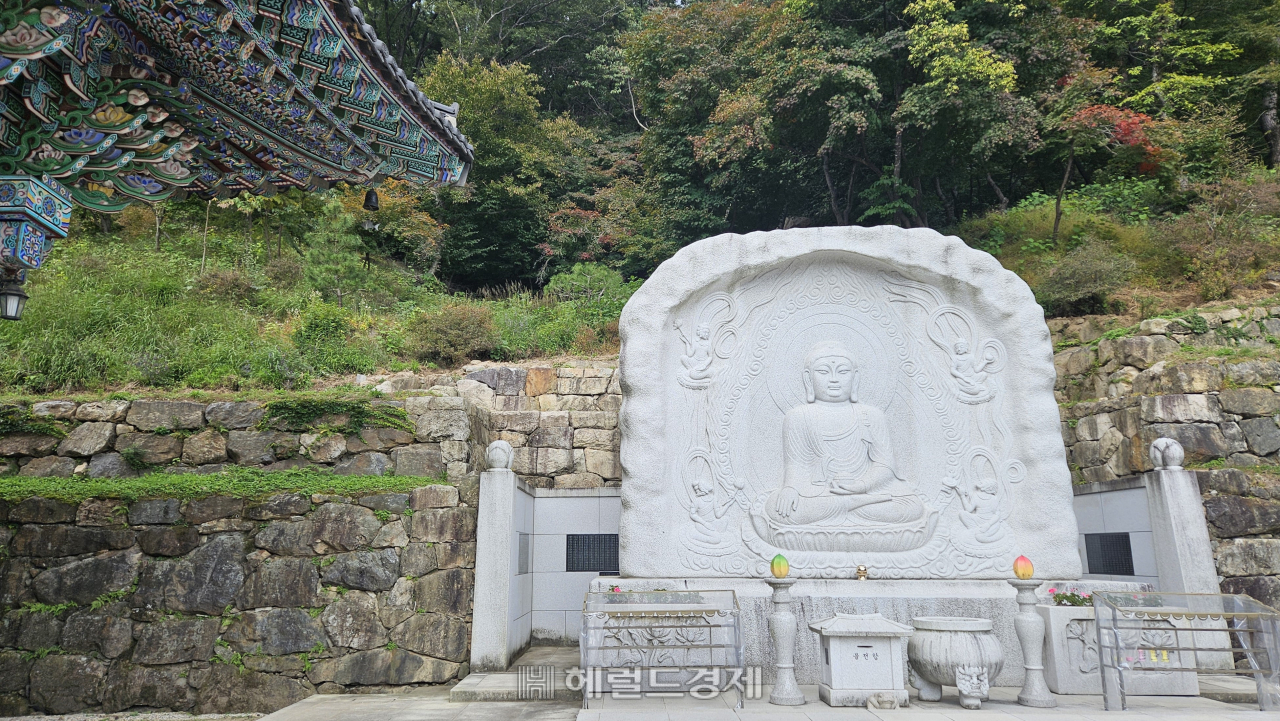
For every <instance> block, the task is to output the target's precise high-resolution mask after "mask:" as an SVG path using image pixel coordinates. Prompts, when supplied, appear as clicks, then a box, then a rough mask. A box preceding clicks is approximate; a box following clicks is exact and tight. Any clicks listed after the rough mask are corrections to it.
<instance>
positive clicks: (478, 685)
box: [449, 646, 582, 703]
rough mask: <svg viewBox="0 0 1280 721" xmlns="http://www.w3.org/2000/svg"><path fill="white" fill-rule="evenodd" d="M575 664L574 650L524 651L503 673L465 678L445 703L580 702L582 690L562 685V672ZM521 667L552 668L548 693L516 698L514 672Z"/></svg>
mask: <svg viewBox="0 0 1280 721" xmlns="http://www.w3.org/2000/svg"><path fill="white" fill-rule="evenodd" d="M578 661H579V655H578V649H577V648H576V647H562V646H535V647H533V648H530V649H529V650H528V651H525V652H524V653H523V654H522V655H521V656H520V658H517V659H516V660H515V662H514V663H512V664H511V667H510V668H508V669H507V670H506V671H500V672H495V673H472V674H470V675H468V676H467V677H466V678H464V679H462V680H461V681H459V682H458V685H456V686H454V687H453V688H452V689H450V690H449V701H451V702H456V703H471V702H475V701H529V700H542V701H553V700H554V701H581V700H582V691H580V690H579V691H572V690H570V689H569V688H567V687H566V685H565V671H566V670H568V669H570V668H572V667H574V666H577V665H578ZM521 666H550V667H551V668H552V669H554V671H553V675H552V684H551V689H552V693H551V694H550V695H548V696H547V697H544V698H541V699H522V698H520V693H519V679H520V674H519V672H518V671H517V670H516V669H517V668H519V667H521Z"/></svg>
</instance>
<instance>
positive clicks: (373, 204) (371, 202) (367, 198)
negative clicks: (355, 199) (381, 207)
mask: <svg viewBox="0 0 1280 721" xmlns="http://www.w3.org/2000/svg"><path fill="white" fill-rule="evenodd" d="M364 209H365V210H368V211H376V210H377V209H378V191H376V190H370V191H369V192H367V193H365V194H364Z"/></svg>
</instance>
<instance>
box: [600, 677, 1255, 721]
mask: <svg viewBox="0 0 1280 721" xmlns="http://www.w3.org/2000/svg"><path fill="white" fill-rule="evenodd" d="M800 688H801V690H803V691H804V694H805V698H806V699H808V703H806V704H805V705H804V706H790V707H787V706H772V705H770V704H769V702H768V701H767V700H766V699H767V698H768V694H769V687H767V686H766V687H765V690H764V698H763V699H761V700H758V701H747V703H746V707H745V708H744V709H742V710H734V709H733V707H732V706H733V704H734V703H735V702H736V700H737V699H736V697H735V696H734V695H732V694H729V695H725V696H722V697H721V698H719V699H713V700H709V701H698V700H695V699H690V698H681V699H642V700H638V701H627V700H614V699H610V698H603V699H599V700H593V701H591V709H590V710H587V711H581V712H579V714H578V717H577V721H774V720H775V719H776V720H777V721H808V720H809V719H813V720H814V721H819V720H821V721H827V720H832V721H834V720H835V719H840V721H880V720H881V719H883V720H884V721H1108V720H1109V721H1121V720H1123V719H1130V720H1132V721H1154V720H1155V719H1159V720H1160V721H1166V720H1168V721H1175V720H1176V721H1245V720H1246V719H1249V720H1251V721H1260V720H1261V719H1268V718H1277V715H1275V714H1265V715H1263V714H1259V713H1258V706H1257V704H1226V703H1221V702H1218V701H1211V700H1209V699H1206V698H1197V697H1181V698H1179V697H1172V696H1164V697H1153V696H1142V697H1130V698H1129V710H1128V711H1125V712H1123V713H1121V712H1109V711H1104V710H1103V708H1102V697H1101V696H1058V697H1057V698H1058V708H1053V709H1033V708H1027V707H1026V706H1019V705H1018V704H1017V697H1018V691H1019V690H1020V689H1018V688H1015V687H999V688H993V689H991V700H990V701H987V702H985V703H983V704H982V710H980V711H968V710H965V709H962V708H960V704H959V701H958V699H957V698H956V696H955V690H954V689H945V692H944V695H943V697H942V701H939V702H936V703H926V702H923V701H920V700H918V699H912V701H911V706H910V707H908V708H902V709H894V710H892V711H872V710H868V709H863V708H833V707H831V706H827V705H826V704H824V703H822V702H821V701H819V700H818V687H817V686H801V687H800Z"/></svg>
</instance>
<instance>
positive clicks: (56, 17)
mask: <svg viewBox="0 0 1280 721" xmlns="http://www.w3.org/2000/svg"><path fill="white" fill-rule="evenodd" d="M70 19H71V16H70V15H68V14H67V12H66V11H65V10H63V9H62V8H60V7H55V6H53V5H47V6H45V7H43V8H41V9H40V22H42V23H44V24H45V26H46V27H50V28H56V27H58V26H59V25H62V24H63V23H65V22H66V21H68V20H70Z"/></svg>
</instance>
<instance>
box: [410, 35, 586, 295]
mask: <svg viewBox="0 0 1280 721" xmlns="http://www.w3.org/2000/svg"><path fill="white" fill-rule="evenodd" d="M418 84H419V86H420V87H421V88H422V90H423V92H425V93H426V94H427V95H429V96H431V97H433V98H440V99H443V100H448V101H457V102H459V103H460V104H461V105H462V106H463V107H465V108H466V110H465V111H463V112H462V113H460V114H459V118H458V128H459V130H461V131H462V132H464V133H465V134H466V135H467V137H468V138H469V139H470V140H471V142H472V144H473V145H474V146H475V148H476V163H475V167H474V168H472V170H471V174H470V176H469V178H468V187H467V188H465V189H462V190H459V189H456V188H449V189H443V190H441V191H440V192H439V193H437V194H436V195H435V196H434V197H433V198H431V199H430V200H429V201H428V202H427V210H428V212H430V213H431V215H432V216H433V217H435V218H437V219H438V220H440V221H441V222H442V223H444V224H445V225H447V226H448V228H447V229H446V230H445V231H444V232H443V234H442V236H441V246H440V247H441V250H440V275H441V277H442V278H444V279H447V280H448V281H450V282H452V283H455V284H457V285H460V286H463V287H472V288H475V287H480V286H486V285H501V284H503V283H506V282H509V281H516V282H531V281H533V280H534V279H535V278H536V277H537V274H538V269H539V267H540V263H539V260H540V258H541V257H542V256H543V255H545V254H544V253H543V252H542V251H541V250H539V246H545V244H546V242H547V239H548V233H549V231H548V216H549V215H550V213H551V212H552V211H553V210H554V209H555V206H556V200H555V199H556V198H559V197H562V196H563V195H564V194H565V193H567V192H568V191H569V190H570V189H573V188H574V184H575V182H576V181H575V179H574V172H573V171H574V159H575V158H576V157H579V156H581V155H582V153H583V150H582V146H583V145H584V144H585V143H587V142H589V141H590V140H591V138H592V135H591V134H590V133H589V132H588V131H586V130H585V129H584V128H582V127H581V126H580V125H578V124H577V123H575V122H574V121H573V120H571V119H569V118H568V117H566V116H559V117H550V118H548V117H544V116H543V114H542V113H541V111H540V108H539V106H538V93H539V92H540V91H541V86H540V85H539V84H538V82H537V79H536V78H535V77H534V76H533V74H532V73H531V72H530V71H529V69H528V68H527V67H525V66H523V65H518V64H517V65H500V64H498V63H497V62H492V61H489V62H485V61H478V60H465V59H462V58H458V57H455V56H454V55H452V54H451V53H442V54H441V55H440V56H439V57H438V58H437V59H436V62H435V64H434V65H432V66H431V67H430V68H429V70H428V71H427V72H426V73H424V74H423V75H422V76H421V78H420V79H419V82H418Z"/></svg>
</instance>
